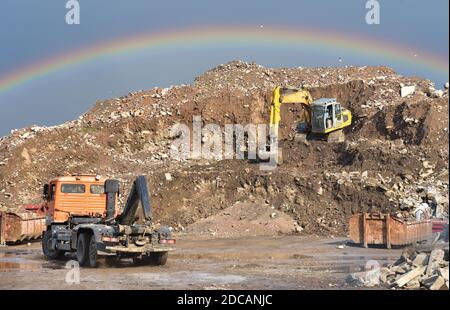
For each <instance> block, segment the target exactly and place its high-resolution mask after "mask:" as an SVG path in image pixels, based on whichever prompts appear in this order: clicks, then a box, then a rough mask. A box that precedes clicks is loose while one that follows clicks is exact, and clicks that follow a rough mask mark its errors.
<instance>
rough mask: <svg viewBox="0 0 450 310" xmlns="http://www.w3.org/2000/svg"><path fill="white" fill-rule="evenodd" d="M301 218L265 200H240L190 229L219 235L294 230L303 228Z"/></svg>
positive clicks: (246, 234) (199, 232)
mask: <svg viewBox="0 0 450 310" xmlns="http://www.w3.org/2000/svg"><path fill="white" fill-rule="evenodd" d="M300 230H301V228H299V226H298V224H297V222H295V221H294V220H293V219H292V218H291V217H290V216H288V215H286V214H285V213H283V212H280V211H277V210H275V207H273V206H270V205H268V204H266V203H265V202H264V201H257V202H255V203H248V202H238V203H236V204H234V205H233V206H231V207H228V208H226V209H224V210H223V211H220V212H219V213H218V214H215V215H213V216H210V217H208V218H205V219H201V220H199V221H197V222H195V223H194V224H192V225H189V226H188V227H187V228H186V233H188V234H194V235H209V236H214V237H217V238H237V237H243V236H266V235H269V236H271V235H277V234H290V233H295V232H298V231H300Z"/></svg>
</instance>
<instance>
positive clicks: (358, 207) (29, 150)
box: [0, 61, 448, 235]
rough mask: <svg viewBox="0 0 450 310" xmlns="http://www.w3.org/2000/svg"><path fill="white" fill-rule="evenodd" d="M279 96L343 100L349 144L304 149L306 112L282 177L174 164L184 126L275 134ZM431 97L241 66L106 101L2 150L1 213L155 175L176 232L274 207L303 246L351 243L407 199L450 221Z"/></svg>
mask: <svg viewBox="0 0 450 310" xmlns="http://www.w3.org/2000/svg"><path fill="white" fill-rule="evenodd" d="M276 85H283V86H301V85H302V86H304V87H307V88H308V89H309V90H310V91H311V93H312V95H313V96H314V98H318V97H335V98H337V99H338V100H339V101H340V102H341V103H342V104H343V106H345V107H347V108H349V109H350V110H351V111H352V113H353V116H354V119H353V125H352V127H351V128H349V129H348V132H347V141H346V142H345V143H341V144H328V143H325V142H323V141H306V142H301V141H296V140H295V139H294V137H295V129H296V127H297V125H298V124H297V122H298V117H299V116H300V114H301V113H302V110H301V107H299V106H295V105H285V106H283V107H282V111H281V112H282V123H281V147H282V148H283V156H284V164H283V165H282V166H280V167H279V168H278V169H276V170H274V171H270V172H268V171H261V170H260V169H259V165H258V163H253V162H251V161H246V160H221V161H212V160H211V161H207V160H187V161H176V160H174V159H173V158H171V152H170V150H171V144H172V142H173V138H172V137H171V136H170V129H171V127H172V126H173V125H174V124H176V123H183V124H186V125H188V126H192V121H193V116H196V115H199V116H201V118H202V122H203V124H204V125H205V124H209V123H214V124H217V125H219V126H222V127H223V126H224V125H226V124H242V125H246V124H249V123H253V124H265V123H267V122H268V112H269V105H270V100H271V99H270V98H271V92H272V90H273V88H274V87H275V86H276ZM402 85H413V86H415V89H416V91H415V93H414V94H412V95H410V96H408V97H404V98H402V97H401V95H400V89H401V86H402ZM431 86H433V85H432V84H431V82H429V81H426V80H422V79H419V78H409V77H403V76H400V75H398V74H396V73H395V72H394V71H393V70H391V69H389V68H385V67H342V68H295V69H289V68H280V69H270V68H264V67H262V66H259V65H257V64H253V63H245V62H241V61H234V62H231V63H228V64H224V65H220V66H218V67H216V68H213V69H211V70H209V71H208V72H206V73H205V74H203V75H201V76H200V77H198V78H197V79H196V81H195V83H194V84H193V85H181V86H173V87H170V88H164V89H161V88H153V89H151V90H148V91H139V92H133V93H129V94H128V95H126V96H123V97H120V98H112V99H110V100H106V101H99V102H97V103H96V104H95V105H94V106H93V108H92V109H91V110H90V111H88V112H87V113H86V114H84V115H82V116H80V117H79V118H78V119H77V120H74V121H72V122H68V123H65V124H62V125H59V126H54V127H39V126H31V127H28V128H23V129H19V130H14V131H13V132H12V133H11V134H10V135H9V136H6V137H3V138H1V139H0V208H3V209H8V210H14V209H17V208H20V207H21V206H22V205H24V204H27V203H36V202H39V201H40V195H41V188H42V186H43V184H44V183H45V182H46V181H47V180H48V179H50V178H52V177H55V176H58V175H66V174H71V173H94V174H101V175H106V176H108V177H111V178H117V179H119V180H120V181H121V184H123V189H122V193H127V192H128V190H129V188H130V185H131V182H132V180H133V178H134V176H135V175H137V174H145V175H147V176H148V179H149V182H150V189H151V192H152V198H153V202H154V204H153V205H154V208H155V210H154V211H155V218H157V219H158V220H160V221H161V222H162V223H165V224H169V225H172V226H173V227H174V229H176V230H182V227H189V225H192V224H193V223H195V222H197V221H198V220H201V219H205V218H210V220H211V219H214V217H213V218H211V216H217V219H218V220H222V219H225V217H226V215H225V214H224V213H223V212H226V211H224V210H226V209H227V208H231V207H232V206H235V204H236V203H237V202H238V201H240V202H243V203H250V204H251V206H253V208H254V209H255V212H256V213H257V214H259V213H258V212H259V211H258V210H260V209H259V208H263V207H264V206H265V204H266V203H267V204H268V205H269V206H273V207H274V208H275V211H274V212H281V214H284V213H285V214H286V215H287V216H289V217H291V218H292V219H293V221H294V222H296V223H297V224H298V226H299V227H301V228H300V229H297V231H301V233H303V234H311V233H312V234H335V235H344V234H346V229H347V227H346V225H347V220H348V218H349V217H350V216H351V215H352V214H353V213H355V212H360V211H366V210H373V211H395V210H399V208H400V207H401V206H404V205H405V202H404V200H405V199H406V198H409V199H410V200H411V199H413V201H412V202H409V203H408V206H409V208H414V206H415V205H417V204H420V203H422V202H429V203H430V204H436V205H439V206H440V207H442V208H443V210H444V211H443V212H444V215H445V211H448V202H445V199H447V200H448V93H447V92H445V93H444V94H443V97H442V98H435V96H434V95H432V94H429V91H428V89H429V88H430V87H431ZM167 174H170V177H169V178H168V177H167ZM411 197H413V198H411ZM436 197H437V198H436ZM125 199H126V197H121V201H122V202H123V201H124V200H125ZM257 201H262V202H263V203H262V204H260V203H257ZM264 208H265V207H264ZM402 208H403V207H402ZM442 208H441V209H442ZM250 209H251V208H250ZM441 213H442V212H441ZM261 214H262V215H261V216H263V217H264V216H265V215H264V214H266V213H264V212H262V213H261ZM266 215H267V214H266ZM202 223H204V222H202ZM209 223H210V224H208V225H213V224H214V221H213V222H209ZM246 225H249V227H250V226H251V225H252V224H251V223H246ZM258 225H259V224H258ZM258 225H257V226H258ZM200 226H201V224H199V225H197V226H192V227H197V228H198V229H200ZM252 227H253V226H252ZM197 228H196V229H197ZM243 228H244V227H242V229H243ZM260 228H261V226H258V228H256V226H255V230H259V231H260ZM242 229H241V228H239V229H238V231H240V230H242ZM289 229H291V228H289ZM275 230H276V229H275ZM281 230H282V231H283V232H285V231H284V230H283V229H281ZM196 231H200V230H196ZM244 231H245V230H244ZM269 231H273V230H271V229H269Z"/></svg>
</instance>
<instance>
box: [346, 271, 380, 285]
mask: <svg viewBox="0 0 450 310" xmlns="http://www.w3.org/2000/svg"><path fill="white" fill-rule="evenodd" d="M346 281H347V282H349V283H357V284H358V285H362V286H365V287H374V286H377V285H379V284H380V272H379V269H373V270H369V271H362V272H355V273H352V274H351V275H349V276H348V277H347V279H346Z"/></svg>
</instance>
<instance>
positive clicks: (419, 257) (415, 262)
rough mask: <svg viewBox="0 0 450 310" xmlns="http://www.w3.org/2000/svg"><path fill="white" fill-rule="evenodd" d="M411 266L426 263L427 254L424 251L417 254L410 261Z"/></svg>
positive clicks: (419, 265)
mask: <svg viewBox="0 0 450 310" xmlns="http://www.w3.org/2000/svg"><path fill="white" fill-rule="evenodd" d="M412 264H413V266H415V267H421V266H425V265H427V264H428V255H427V254H425V253H420V254H417V255H416V257H415V258H414V260H413V262H412Z"/></svg>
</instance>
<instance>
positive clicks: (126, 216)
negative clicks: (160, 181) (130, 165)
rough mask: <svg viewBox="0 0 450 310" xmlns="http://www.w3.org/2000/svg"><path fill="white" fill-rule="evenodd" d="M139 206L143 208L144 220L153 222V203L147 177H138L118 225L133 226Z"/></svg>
mask: <svg viewBox="0 0 450 310" xmlns="http://www.w3.org/2000/svg"><path fill="white" fill-rule="evenodd" d="M139 204H140V205H141V207H142V210H143V214H144V218H145V220H146V221H147V222H151V220H152V212H151V203H150V197H149V194H148V187H147V180H146V178H145V176H142V175H140V176H138V177H136V180H135V181H134V183H133V186H132V188H131V191H130V195H129V196H128V200H127V203H126V205H125V208H124V209H123V212H122V214H121V215H120V216H119V217H118V219H117V223H119V224H121V225H128V226H129V225H132V224H133V223H134V221H135V218H136V214H137V211H138V207H139Z"/></svg>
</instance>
